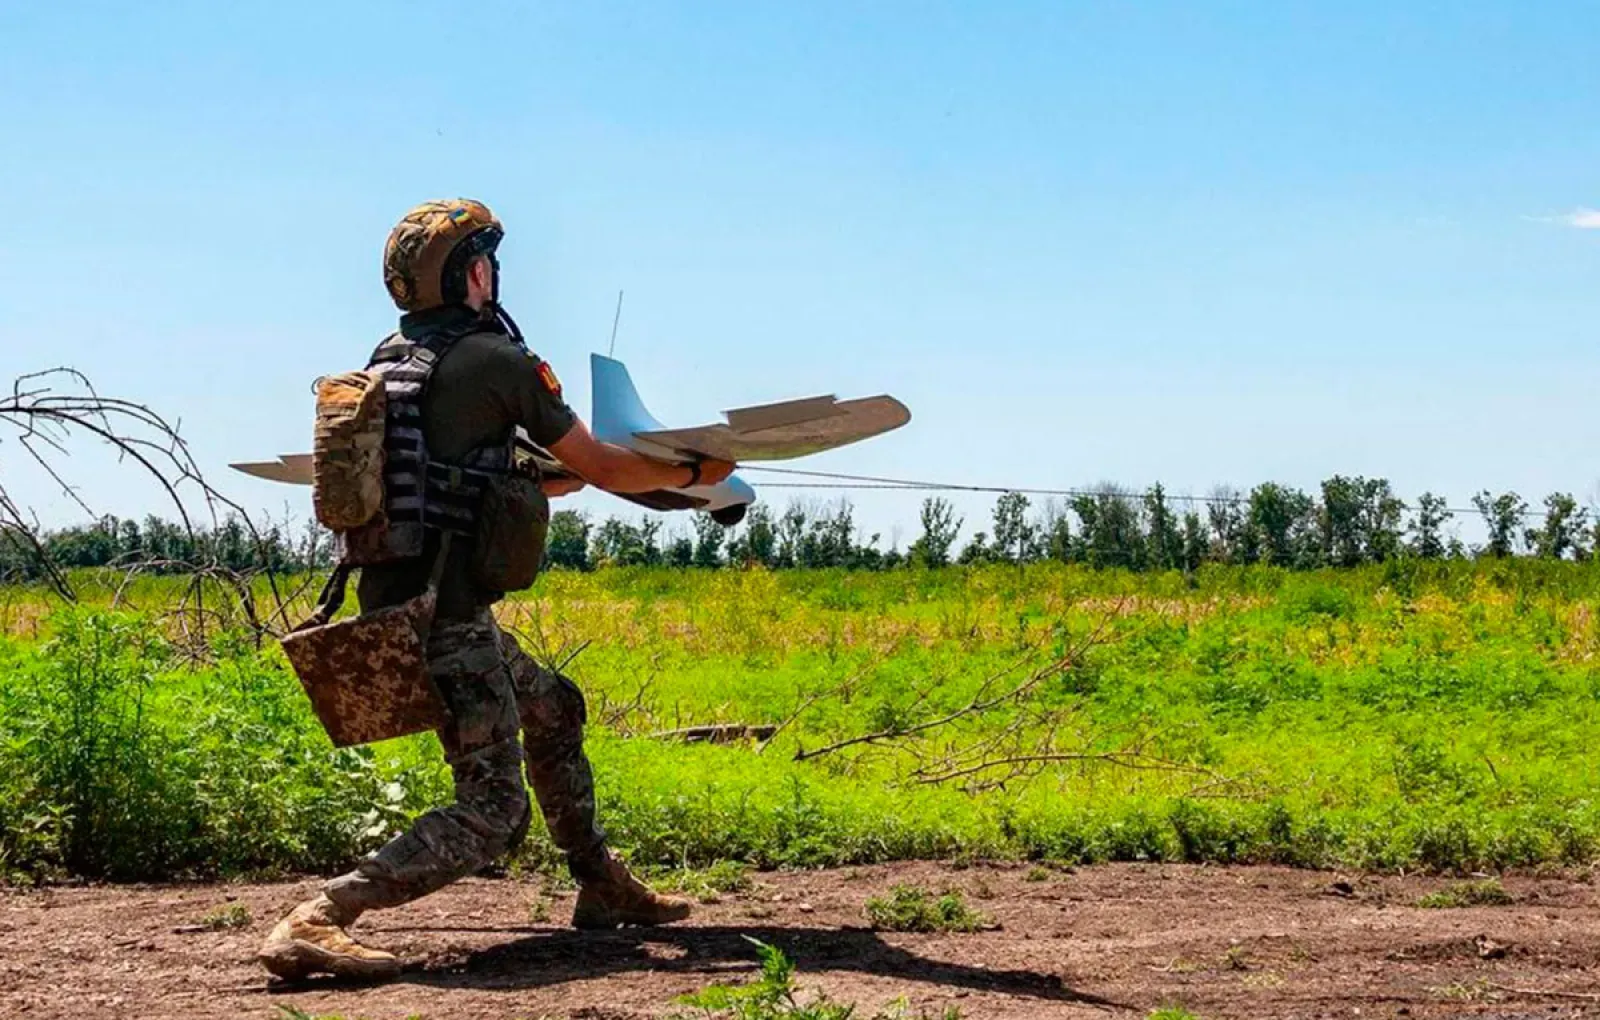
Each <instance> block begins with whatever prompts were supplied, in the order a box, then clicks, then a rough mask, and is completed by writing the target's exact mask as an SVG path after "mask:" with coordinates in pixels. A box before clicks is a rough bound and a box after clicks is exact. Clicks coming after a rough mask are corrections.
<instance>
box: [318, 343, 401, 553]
mask: <svg viewBox="0 0 1600 1020" xmlns="http://www.w3.org/2000/svg"><path fill="white" fill-rule="evenodd" d="M386 407H387V403H386V400H385V396H384V390H383V378H382V377H381V376H379V375H378V374H376V373H374V372H345V373H342V374H340V375H332V376H324V377H322V378H321V379H318V380H317V424H316V429H315V432H314V435H313V441H312V449H311V471H312V479H313V480H312V483H311V504H312V507H313V508H314V509H315V510H316V515H317V521H318V522H319V523H321V524H322V526H323V527H325V528H328V529H329V530H331V531H348V530H350V529H351V528H358V527H360V526H361V525H363V524H366V523H368V522H369V521H371V520H372V519H373V518H374V517H376V516H377V515H379V514H380V513H382V512H383V441H384V428H385V413H386Z"/></svg>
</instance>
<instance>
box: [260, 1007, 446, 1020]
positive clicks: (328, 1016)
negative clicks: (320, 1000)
mask: <svg viewBox="0 0 1600 1020" xmlns="http://www.w3.org/2000/svg"><path fill="white" fill-rule="evenodd" d="M278 1009H279V1010H281V1011H282V1013H283V1020H346V1017H345V1016H344V1015H343V1014H340V1013H307V1012H306V1011H305V1010H303V1009H301V1008H300V1007H299V1006H279V1007H278ZM353 1020H362V1018H361V1017H356V1018H353ZM406 1020H422V1014H420V1013H412V1014H410V1015H409V1016H407V1017H406Z"/></svg>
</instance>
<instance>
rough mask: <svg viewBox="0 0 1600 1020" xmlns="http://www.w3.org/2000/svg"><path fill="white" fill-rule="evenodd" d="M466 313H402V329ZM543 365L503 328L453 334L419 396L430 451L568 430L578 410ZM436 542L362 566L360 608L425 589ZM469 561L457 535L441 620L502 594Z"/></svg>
mask: <svg viewBox="0 0 1600 1020" xmlns="http://www.w3.org/2000/svg"><path fill="white" fill-rule="evenodd" d="M466 315H467V313H465V312H463V311H461V310H458V309H450V310H446V311H444V312H436V313H423V314H421V315H407V316H405V317H404V318H402V319H401V321H400V329H401V332H402V333H408V335H409V333H410V332H412V331H418V330H423V329H427V328H432V327H434V326H436V325H438V324H440V323H441V322H443V323H451V322H452V321H453V320H452V316H461V317H463V319H464V318H465V316H466ZM541 366H542V362H541V361H540V359H539V358H538V356H537V355H535V354H533V353H532V352H530V351H529V350H528V349H527V348H526V347H523V346H522V345H521V344H519V343H517V342H516V341H515V340H513V339H511V338H510V337H509V336H506V335H505V334H502V333H490V332H483V333H471V334H468V335H467V336H464V337H462V338H461V339H460V340H457V341H456V342H455V344H454V345H452V346H451V348H450V349H449V350H448V351H446V352H445V355H444V357H442V358H440V359H439V363H438V365H437V366H436V367H435V368H434V370H433V376H432V378H431V379H429V381H428V388H427V392H426V393H425V394H424V395H423V400H422V430H423V434H424V435H425V436H426V437H427V443H428V455H429V456H430V457H435V458H438V459H439V460H445V461H449V460H457V459H460V458H461V457H464V456H465V455H466V454H467V453H469V452H470V451H472V450H474V449H476V448H478V447H480V446H485V445H488V444H491V443H503V442H505V441H506V440H507V439H508V438H509V436H510V434H511V431H512V429H513V428H515V427H516V426H519V425H520V426H522V428H523V429H524V430H525V431H526V432H527V433H528V438H529V439H532V440H533V441H534V442H535V443H537V444H539V445H540V446H544V447H548V446H550V445H551V444H552V443H555V442H556V441H557V440H559V439H561V437H562V436H565V435H566V434H567V432H568V431H569V430H571V428H572V426H573V425H574V424H575V423H576V422H577V420H578V418H577V415H575V414H573V413H572V409H571V408H569V407H568V406H567V404H566V401H564V400H563V399H562V398H561V391H560V385H561V384H560V383H559V382H557V381H556V377H555V374H554V373H553V372H551V371H550V369H549V367H548V366H543V367H541ZM438 548H439V535H438V533H436V532H431V531H430V532H429V535H428V539H427V544H426V545H425V547H424V549H423V555H422V556H421V557H420V558H418V559H415V560H403V561H399V562H396V563H382V564H377V565H375V566H370V567H364V568H363V569H362V571H361V579H360V581H359V583H358V584H357V587H356V592H357V596H358V597H359V598H360V600H361V609H362V611H363V612H370V611H371V610H373V609H377V608H381V607H383V606H392V605H397V604H399V603H401V602H404V601H405V600H406V599H409V598H413V597H415V596H417V595H420V594H422V592H423V591H424V590H426V588H427V586H428V575H429V573H430V572H431V570H432V567H433V561H434V557H435V555H436V554H437V552H438ZM471 562H472V540H471V539H470V538H469V537H467V536H463V535H457V536H456V537H455V538H454V539H452V540H451V546H450V555H449V558H448V559H447V560H446V562H445V569H444V575H443V576H442V577H441V579H440V581H439V606H438V617H439V618H440V619H446V620H462V619H466V618H468V617H470V616H472V614H473V613H474V612H475V611H476V610H477V609H478V608H479V607H481V606H485V605H489V604H491V603H493V602H496V601H498V600H499V599H500V598H501V597H502V596H503V595H504V593H503V592H491V591H483V590H481V589H479V588H477V587H476V586H475V585H474V584H473V583H472V581H471V578H470V571H469V565H470V564H471Z"/></svg>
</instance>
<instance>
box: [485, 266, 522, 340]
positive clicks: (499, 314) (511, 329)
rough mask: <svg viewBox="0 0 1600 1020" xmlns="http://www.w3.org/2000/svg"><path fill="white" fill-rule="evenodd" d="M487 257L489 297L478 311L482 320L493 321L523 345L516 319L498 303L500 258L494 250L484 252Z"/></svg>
mask: <svg viewBox="0 0 1600 1020" xmlns="http://www.w3.org/2000/svg"><path fill="white" fill-rule="evenodd" d="M486 254H487V255H488V258H489V298H488V300H487V301H485V302H484V303H483V308H481V309H480V310H479V312H478V314H479V316H481V317H482V319H483V321H485V322H488V323H493V324H495V325H497V326H499V327H500V328H501V329H503V330H505V331H506V333H507V334H508V335H509V336H510V337H511V339H513V340H515V341H516V342H517V344H518V345H519V346H525V343H524V341H523V339H522V330H521V329H520V328H518V326H517V320H515V319H513V318H512V317H511V313H510V312H508V311H506V310H505V308H504V307H502V306H501V304H500V260H499V259H498V258H496V257H495V254H494V252H492V251H491V252H487V253H486Z"/></svg>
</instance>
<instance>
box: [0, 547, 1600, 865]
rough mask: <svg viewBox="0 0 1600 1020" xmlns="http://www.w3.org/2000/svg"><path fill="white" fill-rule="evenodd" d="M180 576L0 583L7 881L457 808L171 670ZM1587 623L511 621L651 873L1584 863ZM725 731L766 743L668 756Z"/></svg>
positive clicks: (1213, 574)
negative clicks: (59, 599) (684, 734)
mask: <svg viewBox="0 0 1600 1020" xmlns="http://www.w3.org/2000/svg"><path fill="white" fill-rule="evenodd" d="M182 583H183V582H181V581H178V580H174V579H149V580H143V581H140V582H139V583H138V585H136V586H135V587H134V588H133V589H130V590H129V592H127V593H125V595H126V596H127V597H126V598H125V600H124V601H125V603H126V604H128V605H131V606H132V607H133V608H132V609H115V610H113V609H111V608H109V607H108V606H107V605H106V604H105V603H106V602H107V599H106V598H99V599H96V598H94V597H91V598H90V599H89V603H90V604H89V605H87V606H80V607H76V608H61V607H54V606H52V605H51V604H50V603H49V602H48V601H47V600H46V599H45V597H44V596H43V595H42V594H39V593H35V592H30V591H27V590H23V589H13V590H11V591H9V592H4V593H0V596H3V597H0V629H3V630H4V632H5V633H6V634H7V635H9V636H6V637H0V871H3V872H4V873H5V874H6V875H7V876H9V877H11V878H12V879H24V878H30V877H46V878H48V877H54V876H61V875H66V874H82V875H89V876H103V877H111V878H116V879H141V878H157V877H174V876H212V875H238V874H272V873H281V872H291V871H302V870H306V871H326V870H329V869H332V868H335V867H339V866H341V865H343V864H345V863H347V862H348V861H349V860H351V859H352V858H353V857H354V856H355V855H357V854H359V853H361V852H363V851H365V850H366V849H369V848H370V847H372V846H374V845H375V844H376V843H378V842H381V840H382V839H383V838H385V837H386V836H387V835H389V834H391V833H392V832H394V831H396V828H397V827H398V826H401V825H403V824H404V822H405V820H406V818H407V817H408V816H409V815H411V814H412V813H414V812H417V811H419V810H421V809H423V808H425V807H427V806H429V805H431V804H433V803H436V802H438V801H441V800H443V799H445V798H447V797H448V790H449V780H448V775H447V773H446V772H445V771H444V769H443V768H442V766H441V765H440V764H439V760H438V755H437V747H436V744H435V743H434V741H433V738H432V737H419V738H409V739H406V740H402V741H394V742H391V743H388V744H384V745H380V746H377V747H373V748H366V749H360V750H346V751H335V750H334V749H333V748H331V747H330V746H329V744H328V743H327V740H326V738H325V737H324V736H323V735H322V733H321V731H320V729H319V728H318V726H317V724H316V722H315V720H314V718H313V716H312V715H311V712H310V710H309V708H308V706H307V705H306V704H305V702H304V698H303V696H302V694H301V693H300V691H299V688H298V684H297V681H296V680H295V679H294V677H293V676H292V674H290V673H289V672H288V670H287V668H286V667H285V665H284V663H283V660H282V656H281V654H280V653H279V652H278V651H277V649H276V648H275V647H274V646H273V645H272V644H271V643H270V642H267V643H265V644H264V645H263V646H261V647H260V648H258V647H257V646H256V643H255V642H254V641H253V640H251V639H250V637H249V635H248V634H247V633H246V632H245V631H243V630H240V629H237V628H233V629H230V628H227V627H218V626H217V625H216V624H215V623H214V622H212V623H211V625H210V629H209V630H208V631H207V649H206V650H207V655H206V656H205V657H204V659H205V661H199V662H198V663H197V662H196V660H195V659H194V658H193V656H192V655H187V654H183V653H184V651H185V649H187V650H188V651H189V652H192V651H193V647H192V644H193V643H192V641H190V642H188V643H185V641H184V640H182V639H183V638H184V637H185V634H188V635H190V636H192V634H193V630H194V628H193V626H192V625H190V626H189V629H188V630H187V631H185V629H184V628H185V626H186V623H185V621H187V620H188V618H184V619H182V620H180V619H178V618H176V617H174V616H172V615H170V614H164V613H163V612H162V608H163V604H164V603H163V600H166V601H167V602H171V601H173V600H175V599H176V593H177V591H178V589H179V587H180V586H181V585H182ZM80 587H81V586H80ZM85 590H92V586H89V587H88V588H86V589H85ZM97 601H98V602H99V603H101V604H100V605H95V604H94V603H95V602H97ZM224 602H225V599H224V598H223V597H222V595H221V593H220V592H213V593H211V603H212V605H213V606H214V607H215V606H218V605H221V604H223V603H224ZM1597 605H1600V566H1595V565H1592V564H1574V563H1559V562H1548V561H1529V560H1520V561H1498V562H1496V561H1484V562H1480V563H1467V562H1448V563H1431V564H1420V563H1411V562H1406V561H1401V562H1398V563H1392V564H1389V565H1385V566H1375V567H1364V568H1359V569H1353V570H1325V571H1319V572H1311V573H1288V572H1285V571H1281V570H1276V569H1273V568H1266V567H1250V568H1227V567H1215V568H1209V567H1208V568H1205V569H1203V570H1202V571H1201V572H1200V573H1199V574H1198V575H1196V576H1195V577H1193V578H1186V577H1185V576H1183V575H1181V574H1178V573H1167V574H1143V575H1131V574H1124V573H1121V572H1117V571H1094V570H1090V569H1088V568H1083V567H1065V566H1059V565H1040V566H1029V567H1026V568H1018V567H983V568H973V569H956V568H951V569H945V570H937V571H926V570H899V571H890V572H884V573H847V572H836V571H782V572H767V571H764V570H753V571H732V570H723V571H714V572H713V571H695V570H670V569H665V568H658V569H637V570H636V569H613V570H603V571H599V572H597V573H589V574H580V573H564V572H556V573H553V574H551V575H549V576H547V577H545V578H542V579H541V580H540V582H539V583H538V585H537V586H536V588H535V590H534V591H533V593H531V594H530V595H529V596H527V597H525V598H521V599H518V600H514V601H513V602H511V603H509V604H507V605H506V606H505V607H504V609H505V612H504V617H505V620H506V622H507V623H508V625H510V626H513V627H515V628H516V629H517V630H518V631H519V632H520V633H521V634H522V635H523V636H524V638H525V641H526V643H527V645H528V646H529V648H530V650H532V651H535V652H536V653H537V654H540V655H543V656H547V657H554V658H557V659H560V658H564V657H565V656H566V655H569V654H571V653H573V652H574V651H576V652H577V655H576V658H575V659H573V660H572V663H571V666H570V667H569V670H568V671H569V673H570V674H571V675H572V676H573V677H574V678H575V679H576V680H577V681H578V682H579V683H580V685H581V686H582V687H583V688H584V689H585V691H586V692H587V694H588V696H589V702H590V716H591V724H592V725H591V733H590V737H589V747H590V751H591V754H592V756H593V757H594V759H595V765H596V770H597V772H598V775H599V782H600V794H601V798H602V812H603V817H604V821H605V823H606V825H607V827H608V828H609V830H610V831H611V832H612V834H613V835H614V837H615V839H616V842H617V844H618V845H619V846H620V847H621V848H623V849H624V850H625V851H627V852H628V853H629V854H630V855H631V856H632V857H633V858H634V859H635V860H636V861H639V862H646V863H651V864H658V865H663V866H666V865H694V866H700V865H708V864H711V863H713V862H716V861H718V860H725V859H738V860H745V861H749V862H751V863H754V864H757V865H760V866H783V865H800V866H805V865H826V864H845V863H855V862H866V861H880V860H886V859H895V858H922V857H952V858H976V857H1007V858H1037V859H1044V860H1059V861H1064V862H1078V861H1096V860H1108V859H1119V860H1127V859H1163V860H1192V861H1276V862H1286V863H1293V864H1299V865H1309V866H1332V865H1338V866H1352V867H1366V868H1428V869H1441V870H1449V869H1461V870H1470V869H1477V868H1495V867H1504V866H1518V865H1535V864H1543V863H1552V864H1562V863H1587V862H1589V861H1590V860H1592V859H1593V858H1595V857H1596V856H1597V852H1600V809H1597V807H1596V794H1597V793H1600V773H1597V772H1596V770H1595V769H1594V767H1593V764H1592V762H1591V760H1590V759H1589V757H1588V752H1589V750H1590V748H1591V747H1593V746H1594V745H1595V744H1596V742H1597V737H1600V723H1597V708H1600V671H1597V669H1596V658H1595V656H1596V651H1597V649H1600V631H1597V627H1596V607H1597ZM192 623H193V621H189V624H192ZM580 649H581V650H580ZM1032 676H1037V677H1038V679H1037V681H1036V682H1034V683H1033V684H1031V685H1028V686H1025V687H1023V688H1022V693H1021V694H1019V695H1017V696H1016V697H1015V698H1010V699H1006V698H1001V699H1000V700H999V701H998V703H997V704H995V705H994V706H993V707H992V708H990V709H988V710H987V711H980V712H975V713H972V714H970V715H966V716H959V717H958V718H956V719H955V720H954V721H953V722H950V723H948V724H946V725H939V726H929V724H930V723H933V722H935V721H937V720H939V719H941V718H943V717H946V716H949V715H951V714H952V713H955V712H957V711H958V710H959V709H960V708H961V707H962V706H965V705H969V704H971V703H972V702H973V701H974V699H975V698H976V699H977V700H979V701H984V700H994V698H995V697H996V696H998V695H1004V694H1005V693H1006V692H1009V691H1015V690H1018V688H1019V685H1023V684H1024V683H1025V681H1027V679H1028V678H1029V677H1032ZM986 684H987V687H986V686H985V685H986ZM985 692H986V693H985ZM713 723H725V724H783V728H782V730H781V732H779V734H778V735H777V736H776V737H775V738H774V739H773V740H772V741H771V742H770V744H767V745H762V744H761V743H758V742H754V741H743V742H737V743H731V744H716V745H712V744H685V743H682V742H678V741H672V740H663V739H659V738H655V737H652V736H651V734H655V733H659V732H661V731H667V730H673V729H677V728H680V727H687V726H696V725H704V724H713ZM921 727H928V728H926V729H923V728H921ZM873 733H880V734H888V736H886V737H884V738H883V739H879V740H871V741H865V742H862V743H857V744H854V745H851V746H848V747H845V748H842V749H840V750H838V751H835V752H832V753H827V754H822V755H819V756H816V757H809V758H805V759H804V760H797V752H802V751H803V752H807V753H811V752H816V751H817V750H818V749H821V748H824V747H826V746H828V745H830V744H835V743H838V742H840V741H844V740H848V739H850V738H853V737H861V736H865V735H868V734H873ZM1040 756H1045V757H1047V758H1049V759H1050V760H1047V761H1043V760H1039V759H1040ZM1106 756H1109V757H1106ZM1002 780H1004V781H1002ZM520 860H521V862H522V863H523V864H524V865H530V866H544V865H547V864H548V863H549V862H550V860H551V855H550V848H549V845H548V843H547V842H545V841H544V840H543V839H542V837H540V836H538V835H535V836H534V837H532V838H530V840H529V842H528V844H527V846H526V847H525V848H524V850H523V851H522V855H521V857H520Z"/></svg>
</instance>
